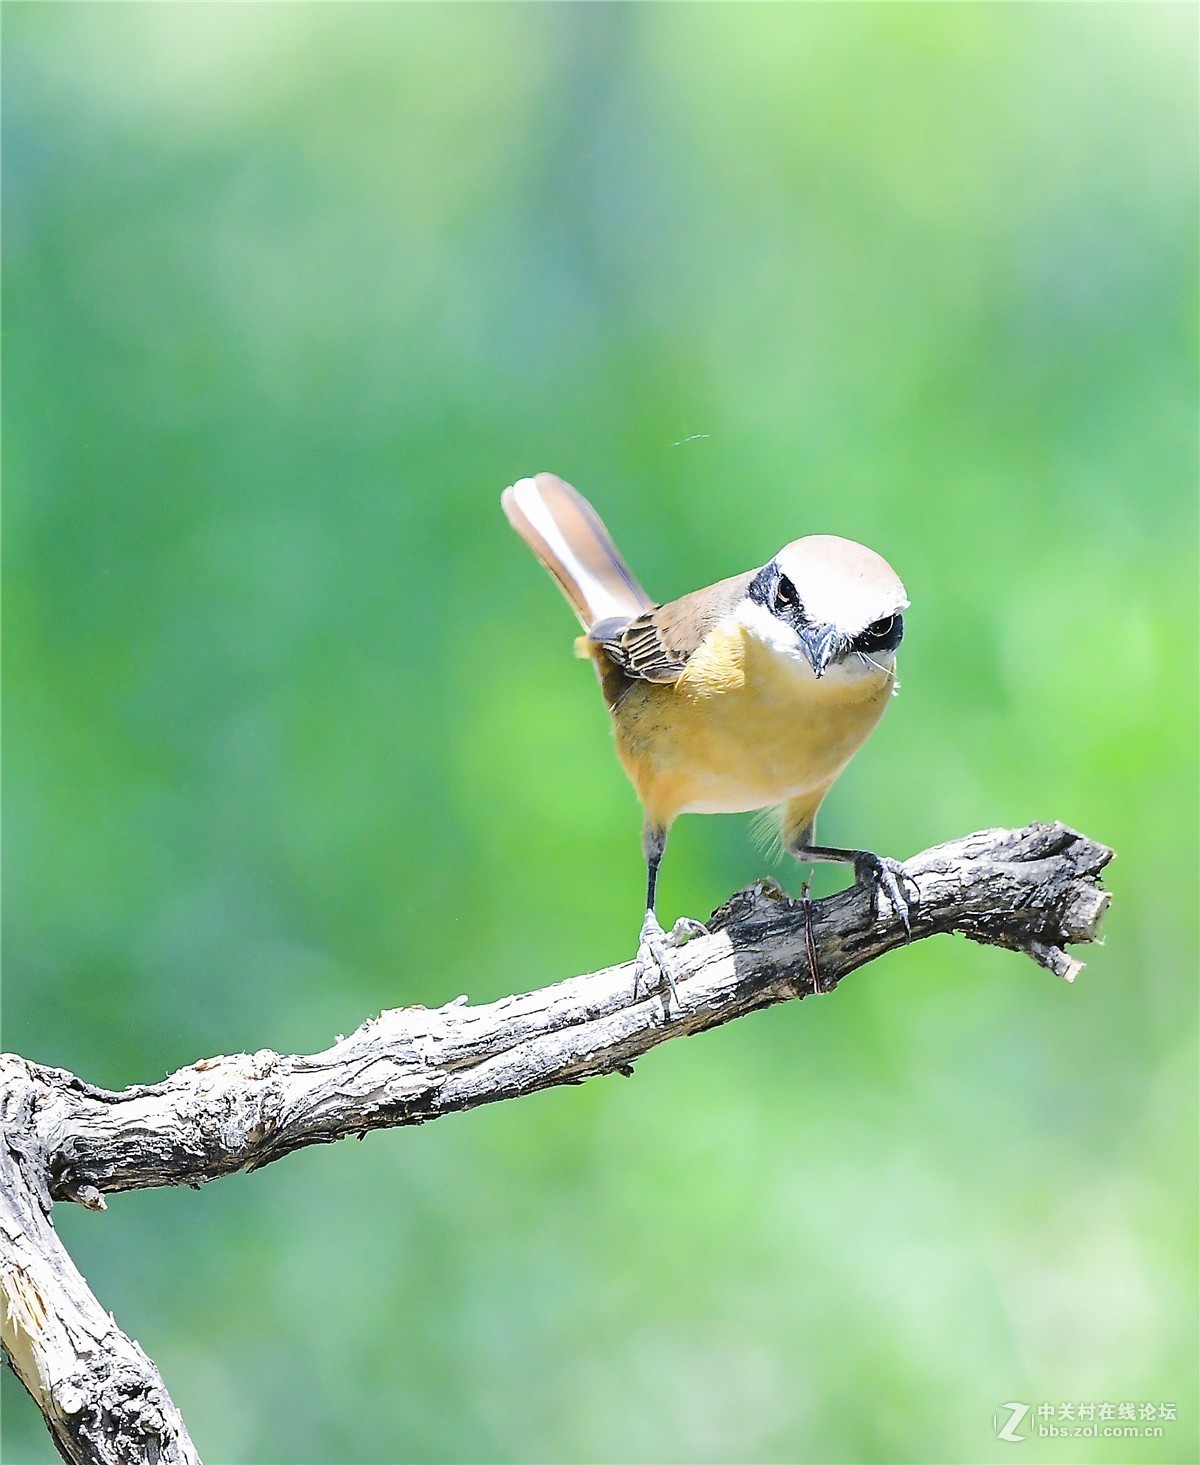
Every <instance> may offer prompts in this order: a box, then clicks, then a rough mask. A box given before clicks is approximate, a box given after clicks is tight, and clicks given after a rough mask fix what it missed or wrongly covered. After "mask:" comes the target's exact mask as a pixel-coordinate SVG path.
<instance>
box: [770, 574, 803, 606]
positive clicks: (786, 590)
mask: <svg viewBox="0 0 1200 1465" xmlns="http://www.w3.org/2000/svg"><path fill="white" fill-rule="evenodd" d="M799 606H800V597H799V595H797V594H796V587H795V586H794V585H793V584H792V582H791V581H790V580H789V579H788V577H787V576H786V575H780V577H779V584H778V585H776V587H775V609H776V610H777V611H791V610H797V609H798V608H799Z"/></svg>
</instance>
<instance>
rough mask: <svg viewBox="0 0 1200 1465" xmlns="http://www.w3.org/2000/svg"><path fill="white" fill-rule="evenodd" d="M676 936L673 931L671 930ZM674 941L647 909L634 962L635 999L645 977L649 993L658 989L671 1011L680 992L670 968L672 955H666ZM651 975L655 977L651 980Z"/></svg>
mask: <svg viewBox="0 0 1200 1465" xmlns="http://www.w3.org/2000/svg"><path fill="white" fill-rule="evenodd" d="M671 935H672V936H673V935H674V932H672V933H671ZM670 941H671V936H668V935H667V933H666V932H665V931H664V930H663V928H662V927H661V926H660V925H659V923H658V919H657V917H656V916H655V915H654V913H653V911H647V913H646V919H645V920H644V921H643V922H642V930H641V935H640V936H639V937H638V951H637V958H636V959H635V961H634V964H633V995H634V997H635V998H636V997H637V995H638V993H639V992H640V991H641V990H642V983H643V980H646V988H645V990H646V991H647V992H649V991H652V990H654V991H658V992H659V993H661V994H662V999H663V1007H664V1009H665V1010H666V1011H667V1012H670V1010H671V1001H672V999H673V1000H674V1002H675V1004H676V1006H678V1005H679V994H678V993H677V992H676V990H675V977H674V974H673V973H672V971H671V962H670V958H669V957H668V956H667V946H668V944H669V943H670ZM651 976H653V978H654V980H653V981H649V980H647V979H649V978H650V977H651Z"/></svg>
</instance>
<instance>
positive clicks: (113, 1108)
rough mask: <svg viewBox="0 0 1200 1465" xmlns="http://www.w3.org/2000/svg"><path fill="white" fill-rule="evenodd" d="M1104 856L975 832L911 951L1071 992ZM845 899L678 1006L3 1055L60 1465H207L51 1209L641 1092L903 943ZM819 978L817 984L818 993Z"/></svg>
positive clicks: (481, 1013)
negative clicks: (318, 1043)
mask: <svg viewBox="0 0 1200 1465" xmlns="http://www.w3.org/2000/svg"><path fill="white" fill-rule="evenodd" d="M1111 858H1112V851H1111V850H1108V849H1105V848H1104V846H1103V845H1098V844H1094V843H1093V842H1092V841H1091V840H1088V839H1085V838H1084V837H1083V836H1082V835H1080V834H1076V833H1075V832H1074V830H1071V829H1067V828H1066V827H1065V826H1064V825H1061V824H1032V825H1030V826H1029V827H1028V828H1027V829H1020V830H1003V829H993V830H987V831H985V832H983V833H981V834H972V835H969V836H968V837H967V838H966V839H959V840H955V841H954V842H953V843H951V844H944V845H940V846H938V847H937V848H936V849H930V850H926V851H925V853H924V854H921V855H917V856H915V857H914V858H913V859H912V860H910V861H909V862H908V864H907V865H906V867H905V868H906V873H907V880H908V884H909V886H910V889H909V891H908V894H909V896H910V898H912V899H913V901H914V905H913V910H912V939H913V940H914V941H917V940H921V939H922V938H924V937H926V936H932V935H935V934H937V933H938V932H946V931H959V932H962V933H963V934H964V935H966V936H969V937H970V938H971V939H972V940H973V941H983V942H989V943H992V944H994V945H999V946H1007V947H1011V948H1012V949H1013V950H1016V951H1025V952H1027V953H1028V954H1029V955H1030V956H1032V957H1033V958H1034V959H1035V960H1036V961H1038V962H1040V963H1041V964H1042V965H1043V966H1045V967H1048V968H1049V969H1050V970H1051V971H1053V972H1056V973H1057V974H1058V975H1059V976H1062V977H1065V978H1066V979H1067V980H1068V981H1072V980H1074V978H1075V976H1076V975H1077V973H1078V972H1079V970H1080V967H1081V965H1082V964H1081V963H1080V962H1078V961H1076V960H1075V959H1074V958H1072V957H1069V956H1068V955H1067V954H1066V952H1065V951H1064V950H1063V947H1064V945H1065V944H1066V943H1067V942H1072V941H1091V940H1093V939H1094V937H1095V935H1096V931H1097V928H1098V925H1099V921H1100V918H1101V916H1102V914H1103V912H1104V910H1105V908H1106V907H1107V905H1108V900H1109V897H1108V895H1107V894H1106V893H1105V892H1104V891H1103V890H1101V889H1100V880H1099V877H1100V871H1101V870H1102V869H1103V868H1104V866H1105V865H1106V864H1107V863H1108V861H1109V860H1110V859H1111ZM874 904H875V900H874V897H873V896H872V895H871V894H870V893H869V892H867V891H865V890H861V889H852V890H848V891H844V892H843V893H842V894H840V895H835V896H831V897H830V898H829V899H828V900H823V901H819V902H816V903H813V904H811V905H810V904H808V903H807V902H803V903H798V902H796V901H792V900H789V899H788V897H787V896H786V895H785V894H784V893H783V892H782V891H781V890H780V889H779V887H778V886H776V885H773V884H770V883H763V884H760V885H756V886H754V887H752V888H751V889H749V890H743V891H740V892H739V893H738V894H737V895H735V896H734V897H733V898H732V899H731V900H730V901H728V902H727V904H725V905H724V906H722V907H721V909H720V910H719V911H717V912H716V913H715V914H714V916H713V918H712V920H711V922H710V923H709V930H710V934H709V935H707V936H703V937H699V938H697V939H696V940H694V941H691V942H689V943H688V944H687V945H686V946H685V947H683V948H682V949H681V950H680V951H679V952H678V953H677V965H678V973H677V983H676V985H677V997H676V998H674V999H671V1000H670V1001H669V1002H668V1001H667V1000H666V998H665V996H664V995H663V994H659V993H645V994H642V995H641V996H640V997H639V996H637V995H636V994H634V992H633V967H632V964H631V963H627V964H626V965H624V966H619V967H610V968H608V969H607V970H605V971H600V972H593V973H591V974H590V975H588V976H582V977H572V978H570V979H569V980H567V981H565V982H559V983H558V984H557V985H556V986H552V987H545V988H543V989H541V990H540V991H535V992H527V993H525V994H524V995H523V996H519V997H506V998H504V999H503V1000H502V1001H500V1002H491V1003H488V1004H486V1005H484V1006H480V1007H470V1006H468V1005H467V1002H466V998H465V997H462V998H459V999H458V1000H457V1001H456V1002H452V1003H450V1004H449V1005H448V1006H447V1007H442V1008H439V1009H438V1010H437V1011H433V1012H431V1011H427V1010H426V1009H424V1008H419V1007H418V1008H412V1007H410V1008H399V1009H396V1010H395V1011H391V1012H384V1013H382V1014H381V1015H380V1016H379V1017H377V1018H371V1019H370V1020H368V1021H367V1022H365V1023H363V1025H362V1027H360V1028H359V1029H358V1030H357V1031H356V1032H354V1033H352V1034H351V1035H350V1036H349V1037H348V1038H341V1039H339V1040H338V1042H337V1043H335V1044H334V1046H333V1047H332V1048H329V1049H327V1050H326V1051H325V1052H323V1053H316V1054H313V1055H311V1056H308V1057H304V1056H285V1055H281V1054H278V1053H272V1052H269V1051H267V1050H263V1051H261V1052H258V1053H253V1054H244V1053H243V1054H238V1055H235V1056H233V1057H220V1058H207V1059H202V1060H201V1061H200V1062H198V1063H193V1064H192V1065H191V1066H190V1067H189V1068H184V1069H181V1070H180V1071H179V1072H178V1073H175V1074H172V1075H171V1077H170V1078H168V1079H167V1080H166V1081H165V1082H163V1083H157V1084H150V1085H144V1086H138V1087H133V1088H128V1089H124V1090H122V1091H121V1092H120V1093H112V1092H109V1091H108V1090H106V1089H100V1088H96V1087H94V1086H93V1085H91V1084H88V1083H85V1082H84V1081H83V1080H82V1079H79V1078H76V1077H75V1075H74V1074H71V1073H67V1072H65V1071H63V1070H62V1069H54V1068H45V1067H42V1066H41V1065H39V1064H35V1063H30V1062H28V1061H26V1060H25V1059H23V1058H20V1057H17V1056H16V1055H15V1054H4V1055H0V1116H2V1118H3V1126H4V1129H3V1136H2V1138H0V1301H2V1302H3V1304H4V1351H5V1354H6V1356H7V1358H8V1360H9V1362H10V1363H11V1364H12V1366H13V1368H14V1369H15V1370H16V1372H17V1374H18V1375H19V1376H20V1378H21V1380H22V1381H23V1383H24V1384H25V1386H26V1388H28V1390H29V1392H30V1393H31V1394H32V1395H33V1398H34V1400H35V1401H36V1402H37V1404H38V1407H39V1408H40V1409H41V1410H42V1413H43V1414H44V1415H45V1418H46V1422H47V1424H48V1426H49V1428H50V1432H51V1435H52V1437H53V1439H54V1442H55V1444H56V1445H57V1446H58V1448H59V1451H60V1452H61V1453H62V1455H63V1456H64V1458H65V1459H67V1460H70V1461H77V1462H84V1461H87V1462H103V1465H109V1462H112V1465H116V1462H121V1465H127V1462H129V1465H132V1462H147V1465H150V1462H154V1465H158V1462H167V1465H173V1462H179V1465H192V1462H198V1457H197V1455H196V1453H195V1450H194V1448H193V1446H192V1444H191V1441H190V1440H189V1439H188V1436H187V1431H186V1429H185V1428H184V1425H183V1422H182V1420H181V1419H180V1417H179V1414H178V1411H177V1410H176V1409H175V1406H174V1404H173V1403H172V1402H171V1400H170V1398H169V1397H168V1395H167V1392H166V1389H165V1388H164V1386H163V1382H162V1379H161V1378H160V1376H159V1373H158V1370H157V1369H156V1368H155V1366H154V1365H153V1363H151V1362H150V1360H149V1359H148V1358H147V1357H146V1355H145V1354H144V1353H143V1352H142V1350H141V1349H140V1348H139V1347H138V1346H137V1344H136V1343H134V1342H133V1341H132V1340H131V1339H129V1338H127V1337H126V1336H125V1334H124V1333H122V1332H121V1331H120V1329H119V1328H118V1327H117V1325H116V1323H115V1322H114V1321H113V1319H112V1318H111V1317H110V1316H109V1314H108V1313H106V1312H105V1311H104V1309H103V1308H102V1307H101V1306H100V1304H99V1303H98V1302H97V1301H96V1299H95V1297H94V1296H93V1295H92V1294H91V1292H90V1291H89V1290H88V1288H87V1284H86V1283H85V1282H84V1280H83V1278H82V1276H80V1274H79V1272H78V1271H77V1270H76V1268H75V1266H74V1264H73V1263H72V1261H71V1259H70V1257H69V1256H68V1255H67V1253H66V1252H65V1251H64V1249H63V1247H62V1245H61V1244H60V1242H59V1240H58V1237H57V1235H56V1234H55V1231H54V1228H53V1227H52V1226H51V1224H50V1217H49V1212H50V1207H51V1204H52V1202H53V1201H54V1200H73V1201H77V1202H79V1203H80V1204H82V1205H85V1206H90V1207H92V1208H93V1209H96V1210H103V1209H104V1205H105V1202H104V1196H105V1194H106V1193H108V1192H113V1191H121V1190H137V1189H143V1188H148V1187H151V1186H157V1185H180V1184H187V1185H199V1184H200V1183H201V1182H203V1181H206V1180H213V1179H215V1178H216V1177H217V1176H219V1175H228V1174H231V1173H232V1172H234V1171H236V1170H253V1169H256V1168H258V1167H259V1166H261V1165H266V1164H269V1163H270V1162H271V1161H272V1160H278V1159H280V1158H281V1157H282V1156H284V1155H286V1154H288V1153H290V1152H291V1151H292V1150H296V1149H299V1148H301V1147H302V1146H304V1145H311V1144H325V1143H329V1142H330V1141H333V1140H337V1139H342V1138H344V1137H345V1136H346V1135H349V1134H360V1135H361V1134H365V1133H366V1131H367V1130H369V1129H381V1128H385V1127H388V1126H393V1125H400V1124H420V1123H422V1122H423V1121H425V1120H426V1119H434V1118H437V1117H438V1116H439V1115H441V1114H448V1113H450V1112H452V1111H454V1110H459V1109H470V1108H473V1107H474V1106H475V1105H477V1104H488V1103H492V1102H494V1101H495V1100H497V1099H511V1098H516V1097H518V1096H519V1095H521V1094H528V1093H532V1092H533V1091H534V1090H536V1089H542V1088H547V1087H549V1086H551V1085H553V1084H563V1083H578V1082H580V1081H581V1080H582V1079H585V1078H590V1077H592V1076H593V1075H595V1074H602V1073H625V1074H628V1073H631V1072H632V1065H633V1062H634V1060H635V1059H636V1058H639V1057H640V1056H641V1055H642V1054H643V1053H645V1052H648V1051H649V1050H650V1049H651V1048H653V1047H656V1046H657V1045H658V1044H659V1043H663V1042H665V1041H666V1040H667V1039H668V1038H674V1037H680V1036H682V1035H684V1034H688V1033H698V1032H703V1031H704V1030H705V1029H706V1028H711V1027H715V1026H717V1025H718V1024H719V1023H723V1022H728V1021H729V1020H730V1019H731V1018H735V1017H741V1016H742V1015H743V1014H745V1013H748V1012H753V1011H754V1010H755V1009H756V1008H759V1007H768V1006H770V1005H771V1004H772V1003H775V1002H784V1001H786V1000H787V999H788V998H790V997H803V996H805V995H811V994H813V993H814V992H815V991H816V990H817V989H818V988H819V990H820V991H822V992H829V991H832V990H833V989H834V988H835V987H836V986H837V984H838V983H839V982H840V981H841V979H842V978H843V977H844V976H846V975H847V974H848V973H849V972H852V971H854V970H855V969H856V968H857V967H860V966H862V965H863V964H864V963H866V962H868V961H871V960H873V959H874V958H875V957H877V956H880V955H882V954H883V953H884V952H886V951H891V950H893V949H894V948H895V947H897V946H900V945H902V944H903V943H904V941H905V939H906V933H905V931H904V928H903V926H902V924H901V923H900V921H899V920H898V918H897V917H896V915H895V914H894V913H893V912H891V911H890V909H889V910H887V911H886V912H885V911H877V910H875V909H874ZM814 973H815V976H816V980H815V981H814Z"/></svg>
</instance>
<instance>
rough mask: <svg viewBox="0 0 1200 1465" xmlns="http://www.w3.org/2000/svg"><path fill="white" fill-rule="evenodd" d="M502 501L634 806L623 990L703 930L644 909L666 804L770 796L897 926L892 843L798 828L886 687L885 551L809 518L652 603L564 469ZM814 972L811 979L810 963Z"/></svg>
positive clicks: (895, 584)
mask: <svg viewBox="0 0 1200 1465" xmlns="http://www.w3.org/2000/svg"><path fill="white" fill-rule="evenodd" d="M501 505H502V507H503V509H504V512H505V514H506V515H507V517H508V520H509V522H510V523H511V525H512V527H513V528H514V529H515V530H516V531H517V533H518V534H519V535H520V536H521V538H522V539H524V541H525V542H526V544H528V546H529V547H530V549H531V550H532V551H533V553H534V555H535V556H536V557H537V559H538V560H539V561H540V562H541V563H542V564H543V565H544V566H545V568H546V569H547V570H548V571H549V572H550V574H551V575H552V576H553V577H554V579H555V580H556V581H557V582H558V585H559V588H560V589H561V590H562V592H563V594H564V595H565V596H566V598H567V600H568V601H569V602H570V604H571V606H572V608H573V609H574V611H575V614H576V615H577V616H578V618H579V621H580V624H581V625H582V627H583V635H582V636H580V637H578V639H577V640H576V642H575V650H576V654H577V655H578V656H581V657H583V658H586V659H589V660H591V661H592V663H593V664H594V666H595V669H596V672H597V675H598V676H599V680H600V689H601V692H602V694H603V697H604V701H605V704H606V706H607V708H608V712H609V715H610V717H611V719H612V724H613V731H614V735H615V742H616V751H617V757H618V758H619V760H620V762H621V765H622V767H623V768H624V770H625V772H626V774H627V775H628V777H629V780H630V782H631V783H632V784H633V787H634V790H635V792H636V793H637V796H638V799H639V801H640V803H641V806H642V814H643V825H642V852H643V854H644V856H645V860H646V913H645V918H644V920H643V923H642V927H641V931H640V934H639V938H638V951H637V957H636V961H635V992H636V990H637V988H638V985H639V984H640V983H642V982H643V981H649V980H650V979H651V978H652V977H653V976H657V982H656V985H657V986H658V988H659V989H660V990H666V989H669V992H670V993H671V994H674V993H675V982H674V977H673V972H672V961H671V957H670V955H669V948H674V947H677V946H678V945H679V944H681V942H682V941H684V940H687V939H689V938H690V937H691V936H692V935H696V934H700V933H701V932H703V931H705V930H706V928H705V927H704V926H703V924H702V923H700V922H697V921H693V920H689V919H687V918H683V919H681V920H680V921H679V922H677V923H676V925H675V927H674V928H673V929H672V931H670V932H666V931H664V929H663V927H662V925H661V924H660V922H659V920H658V916H657V914H656V892H657V884H658V872H659V866H660V865H661V862H662V858H663V853H664V851H665V850H666V846H667V836H668V833H669V831H670V829H671V826H672V824H673V823H674V822H675V820H676V819H677V818H678V817H679V815H681V814H687V813H699V814H735V813H747V812H751V811H754V810H760V809H772V808H776V807H777V808H778V810H779V825H778V828H779V831H780V835H781V842H782V845H783V848H784V849H785V850H786V851H787V852H788V853H789V854H791V855H793V856H795V858H796V859H797V860H799V861H800V862H801V863H803V864H809V863H811V862H813V861H835V862H840V863H845V864H849V865H852V866H853V867H854V872H855V880H856V883H858V884H860V885H864V886H867V887H868V888H872V889H873V890H874V893H875V898H876V901H877V902H880V901H885V900H886V901H887V902H888V903H889V904H890V905H891V907H892V909H893V910H894V911H895V912H896V913H897V914H898V915H899V917H900V919H901V920H902V921H903V923H904V927H905V930H906V931H908V930H909V929H910V923H909V901H908V898H907V896H906V894H905V891H904V867H903V865H902V864H900V862H899V861H897V860H894V859H891V858H889V857H887V856H883V855H877V854H874V853H872V852H871V851H870V850H866V849H841V848H836V847H834V846H831V845H820V844H816V843H814V834H815V824H816V816H817V811H818V809H819V808H820V806H821V803H822V800H823V799H824V798H825V795H826V794H827V793H828V792H829V789H830V787H831V786H832V784H833V782H834V780H835V779H836V778H837V777H838V775H839V774H840V773H841V772H842V770H843V769H844V768H845V767H846V765H847V763H849V761H850V759H851V758H852V757H853V755H854V754H855V753H856V752H857V751H858V749H859V748H860V747H861V746H862V744H863V743H864V742H865V740H866V739H867V737H868V735H869V734H870V733H871V732H872V731H873V729H874V728H875V726H876V724H877V723H878V722H879V719H880V717H881V716H882V715H883V712H884V709H885V707H886V706H887V703H888V701H889V700H890V698H891V697H892V695H893V694H894V692H895V690H896V687H897V683H896V650H897V648H898V646H899V645H900V641H901V638H902V637H903V635H904V611H906V610H907V609H908V607H909V602H908V599H907V597H906V595H905V591H904V586H903V585H902V583H901V581H900V578H899V576H898V575H897V574H896V572H895V570H893V569H892V567H891V566H890V565H889V564H888V563H887V561H886V560H885V559H883V558H882V557H881V556H880V555H878V554H876V553H875V551H874V550H871V549H868V548H866V546H865V545H861V544H856V543H855V542H854V541H852V540H849V539H841V538H838V537H837V536H836V535H831V534H812V535H808V536H806V537H805V538H802V539H796V540H793V541H792V542H791V543H790V544H786V545H784V547H783V548H782V549H781V550H780V551H779V552H778V553H777V554H776V555H775V556H774V557H773V558H772V559H770V560H768V561H767V563H766V564H764V565H761V566H759V567H758V568H756V569H752V570H747V571H745V572H744V573H742V574H740V575H733V576H731V577H730V578H728V579H725V580H719V581H718V582H717V583H716V584H714V585H709V586H706V587H705V588H704V589H701V590H693V591H692V592H691V593H690V594H687V595H683V596H681V597H680V598H679V599H678V600H672V601H668V602H667V603H666V604H659V603H657V602H656V601H654V600H652V599H651V597H650V596H649V595H647V593H646V591H645V590H643V589H642V586H641V585H640V583H639V582H638V581H637V580H636V579H635V578H634V576H633V573H632V572H631V570H630V569H629V567H628V565H627V564H626V563H625V561H624V559H623V558H622V557H621V555H620V553H619V552H618V550H617V547H616V545H615V544H614V543H613V540H612V536H611V535H610V534H609V532H608V530H607V529H606V528H605V526H604V523H603V522H602V520H601V518H600V516H599V514H597V512H596V510H595V509H594V508H593V507H592V505H591V504H590V503H589V502H588V501H587V499H585V498H584V497H583V495H582V494H580V493H579V492H578V491H577V490H576V489H574V488H572V487H571V485H570V484H569V483H567V482H566V481H565V480H564V479H562V478H559V477H557V476H556V475H555V474H553V473H538V474H535V475H533V476H532V477H529V478H522V479H519V480H518V481H517V482H515V483H513V484H512V485H511V486H510V487H508V488H506V489H505V490H504V492H503V493H502V495H501ZM813 982H814V989H817V974H816V970H815V966H814V969H813ZM665 1000H668V1001H669V998H667V999H665Z"/></svg>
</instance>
